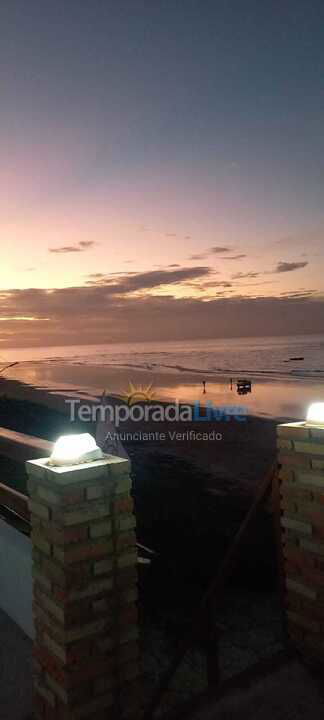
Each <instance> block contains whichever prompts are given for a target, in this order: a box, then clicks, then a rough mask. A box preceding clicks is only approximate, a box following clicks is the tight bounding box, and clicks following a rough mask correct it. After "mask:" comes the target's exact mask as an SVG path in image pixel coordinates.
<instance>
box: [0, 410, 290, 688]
mask: <svg viewBox="0 0 324 720" xmlns="http://www.w3.org/2000/svg"><path fill="white" fill-rule="evenodd" d="M0 425H1V426H5V427H7V428H10V429H13V430H16V431H20V432H24V433H27V434H31V435H36V436H39V437H43V438H46V439H49V440H55V439H56V438H57V436H58V435H61V434H64V433H66V432H71V428H73V430H74V431H77V432H84V431H85V428H84V426H82V424H80V423H76V424H73V425H71V423H70V422H69V420H68V418H67V417H66V416H65V415H64V414H63V413H61V412H59V411H57V410H53V409H49V408H47V407H46V406H44V405H39V404H37V403H32V402H28V403H27V402H25V401H23V400H14V399H11V398H6V397H2V398H0ZM164 429H165V430H167V428H164ZM86 431H87V432H92V433H93V434H94V435H95V431H96V428H95V427H93V426H92V427H89V425H87V427H86ZM219 431H222V432H223V435H224V441H223V442H222V443H221V444H220V443H218V444H217V446H216V445H215V444H209V445H208V443H186V442H179V443H177V444H174V443H172V442H169V443H163V444H161V443H159V442H156V443H154V442H150V443H147V442H142V443H138V442H130V443H125V447H126V449H127V451H128V453H129V455H130V457H131V460H132V470H133V493H134V498H135V505H136V516H137V531H138V542H139V543H141V544H142V545H144V546H145V547H146V548H148V549H149V550H150V551H151V552H146V551H144V553H143V555H144V558H143V560H142V561H141V564H140V565H139V577H140V612H141V624H142V629H143V643H144V663H145V667H146V673H147V676H148V678H149V681H150V684H152V683H153V685H154V684H156V683H157V682H158V678H159V676H160V674H161V670H162V669H163V668H165V667H167V665H168V664H169V662H170V660H171V658H172V657H173V654H174V652H175V649H176V647H177V644H178V641H179V638H181V637H182V635H183V634H184V633H186V632H187V631H188V629H189V628H190V624H191V619H192V615H193V612H194V610H195V608H196V607H197V605H198V603H199V601H200V599H201V597H202V595H203V593H204V591H205V589H206V588H207V587H208V585H209V583H210V582H211V581H212V579H213V577H214V575H215V573H216V572H217V568H218V567H219V563H220V561H221V560H222V558H223V557H224V553H225V552H226V549H227V548H228V546H229V544H230V543H231V541H232V540H233V537H234V536H235V533H236V532H237V530H238V528H239V526H240V523H241V522H242V520H243V519H244V517H245V515H246V513H247V511H248V509H249V507H250V504H251V502H252V500H253V497H254V494H255V491H256V489H257V487H258V485H259V484H260V482H261V481H262V479H263V477H264V475H265V473H266V472H267V470H268V469H269V467H270V466H271V463H272V461H273V459H274V456H275V424H274V423H272V422H269V421H264V420H259V419H256V418H249V419H248V421H247V422H246V423H245V424H244V425H243V424H240V425H237V426H231V427H229V426H228V424H227V425H225V424H224V427H223V428H222V427H219ZM0 472H1V478H2V481H3V482H6V483H7V484H10V485H11V486H12V487H16V488H17V489H19V490H21V491H22V492H25V490H26V485H25V473H24V469H23V468H22V467H21V466H19V465H18V464H17V463H14V462H10V461H9V460H7V459H5V458H0ZM276 586H277V573H276V553H275V540H274V533H273V521H272V516H271V514H270V513H269V511H268V508H267V507H264V508H263V510H261V511H260V513H259V516H258V518H257V520H256V522H255V523H254V526H253V528H252V530H251V534H250V536H249V538H248V541H247V542H246V543H245V545H244V547H242V548H241V555H240V561H239V563H238V565H237V567H236V569H235V573H234V574H233V578H232V580H231V583H230V585H229V588H228V593H227V595H226V599H225V602H224V604H223V606H222V607H221V609H220V612H219V619H220V621H221V623H222V624H223V626H224V629H225V630H224V634H223V637H222V638H221V643H220V655H221V665H222V667H223V671H224V672H225V675H232V674H235V673H236V672H238V671H240V670H241V669H242V668H243V667H245V666H247V665H249V664H251V663H253V662H255V661H256V660H258V659H259V658H260V657H261V658H262V657H265V656H267V655H268V654H271V652H274V651H275V650H277V649H278V648H279V647H280V643H281V634H280V633H281V627H280V607H279V600H278V595H277V593H276ZM177 682H178V685H179V687H180V690H178V694H180V695H181V699H183V698H185V697H187V696H189V697H190V695H191V694H192V693H196V692H200V691H201V690H202V689H204V687H205V684H206V676H205V658H204V653H203V651H202V648H201V647H199V643H198V645H197V646H196V647H195V648H193V650H192V652H191V653H190V657H189V656H188V657H187V658H186V661H185V663H184V666H183V670H182V674H181V673H180V677H179V678H178V681H177ZM182 696H183V697H182Z"/></svg>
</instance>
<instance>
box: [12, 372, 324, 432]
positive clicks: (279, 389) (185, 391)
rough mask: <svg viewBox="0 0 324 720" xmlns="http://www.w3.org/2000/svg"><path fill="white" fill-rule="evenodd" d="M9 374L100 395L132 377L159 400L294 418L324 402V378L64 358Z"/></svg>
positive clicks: (120, 390)
mask: <svg viewBox="0 0 324 720" xmlns="http://www.w3.org/2000/svg"><path fill="white" fill-rule="evenodd" d="M6 377H8V379H9V378H10V379H16V380H20V381H22V382H24V383H27V384H28V385H33V386H38V387H43V388H46V389H47V390H48V391H50V392H55V393H58V392H62V393H64V394H67V392H68V391H69V392H70V393H71V391H72V392H74V393H77V394H78V395H82V396H83V397H85V396H86V394H87V393H91V394H92V395H97V396H98V397H99V396H101V394H102V391H103V390H104V389H105V390H106V392H107V394H109V393H110V394H120V393H124V392H125V390H126V389H127V387H128V385H129V382H132V383H133V384H135V385H136V384H139V385H141V384H143V385H145V384H150V383H153V387H154V389H155V399H156V401H158V400H164V401H167V400H169V401H171V402H176V401H178V402H183V403H194V402H196V401H199V402H200V403H202V404H206V403H211V402H212V403H214V404H215V405H225V404H228V405H240V406H244V407H245V408H246V409H247V412H248V413H249V414H253V415H261V416H268V417H280V418H292V419H304V418H305V416H306V412H307V408H308V405H309V404H310V403H311V402H316V401H322V402H324V383H319V382H313V381H311V380H300V379H295V378H294V379H293V378H292V379H289V378H286V379H285V380H273V381H270V380H269V381H266V380H259V379H257V380H253V384H252V381H251V380H247V379H245V378H243V379H242V378H240V377H239V378H234V377H233V378H232V382H230V379H226V378H224V379H221V378H219V379H217V381H215V382H214V381H213V380H210V379H209V380H208V382H207V381H205V384H204V381H201V380H198V379H197V377H196V376H191V375H190V374H186V375H185V376H184V375H182V376H181V378H179V377H178V376H174V375H169V374H162V373H155V372H150V371H148V370H147V371H142V370H141V371H139V370H134V369H129V370H127V369H121V368H111V367H102V366H100V365H95V366H91V365H65V364H63V363H62V364H59V363H58V364H47V363H23V364H19V365H17V366H16V367H13V368H11V369H10V370H9V371H8V372H7V373H6ZM242 380H244V383H246V385H245V387H246V388H247V392H244V393H243V395H244V398H243V397H242V398H241V397H239V398H238V386H239V383H240V382H242ZM249 383H250V389H248V387H249ZM0 386H1V384H0ZM243 387H244V384H243ZM251 390H253V391H252V392H251ZM239 395H241V393H239Z"/></svg>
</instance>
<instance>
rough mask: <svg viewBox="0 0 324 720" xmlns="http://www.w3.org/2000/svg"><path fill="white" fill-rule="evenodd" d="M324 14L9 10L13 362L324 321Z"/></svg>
mask: <svg viewBox="0 0 324 720" xmlns="http://www.w3.org/2000/svg"><path fill="white" fill-rule="evenodd" d="M323 85H324V6H323V3H322V2H312V1H310V2H307V1H306V0H305V2H301V1H296V2H291V1H290V0H287V1H286V2H285V3H278V2H271V1H268V2H267V3H260V2H257V1H255V2H250V1H249V0H247V1H246V2H244V3H243V2H239V1H238V0H237V1H236V2H234V1H231V0H226V1H222V0H218V2H215V1H214V0H203V2H202V1H201V0H176V1H175V0H163V1H161V0H146V1H144V0H111V1H110V0H106V1H105V2H104V1H101V0H91V2H88V1H86V0H78V1H77V0H69V2H66V1H64V2H62V0H51V1H49V0H29V2H28V3H26V2H24V1H23V0H21V1H20V2H19V1H18V0H3V1H2V3H1V5H0V154H1V165H0V223H1V228H0V352H1V348H2V347H3V348H6V347H16V346H37V345H41V346H42V345H59V344H79V343H81V342H84V343H98V342H120V341H133V340H134V341H138V340H151V339H152V340H157V339H161V341H162V340H163V339H181V338H204V337H205V338H211V337H228V336H240V335H242V336H247V335H264V334H269V335H275V334H279V335H282V334H294V333H297V332H300V333H314V332H321V331H323V327H324V242H323V240H324V211H323V206H324V203H323V191H324V132H323V127H324V122H323V121H324V92H323Z"/></svg>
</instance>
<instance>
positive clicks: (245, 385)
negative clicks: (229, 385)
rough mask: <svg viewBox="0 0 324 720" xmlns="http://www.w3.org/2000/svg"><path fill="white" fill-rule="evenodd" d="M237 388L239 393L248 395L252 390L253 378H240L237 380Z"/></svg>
mask: <svg viewBox="0 0 324 720" xmlns="http://www.w3.org/2000/svg"><path fill="white" fill-rule="evenodd" d="M236 388H237V394H238V395H247V394H248V393H250V392H252V382H251V380H246V379H245V378H241V379H240V380H237V381H236Z"/></svg>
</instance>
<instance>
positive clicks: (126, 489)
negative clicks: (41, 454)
mask: <svg viewBox="0 0 324 720" xmlns="http://www.w3.org/2000/svg"><path fill="white" fill-rule="evenodd" d="M26 467H27V473H28V489H29V494H30V512H31V524H32V533H31V539H32V547H33V583H34V585H33V612H34V623H35V643H34V714H35V717H37V718H41V720H43V719H47V718H48V719H49V720H51V719H52V718H53V720H54V719H55V720H72V718H73V720H74V719H78V718H80V719H81V718H89V720H90V719H92V718H93V720H94V719H96V720H101V718H114V719H115V718H124V717H125V718H126V717H127V718H128V717H134V718H136V720H137V718H138V716H139V709H138V702H139V692H138V690H139V651H138V618H137V607H136V600H137V567H136V563H137V557H136V544H135V518H134V515H133V501H132V498H131V497H130V488H131V480H130V474H129V473H130V463H129V462H128V461H127V460H124V459H121V458H116V457H112V456H107V457H106V458H105V459H103V460H99V461H97V462H93V463H90V464H85V465H78V466H71V467H63V468H62V467H61V468H60V467H50V466H49V465H48V464H47V460H44V459H41V460H35V461H30V462H27V464H26Z"/></svg>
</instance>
